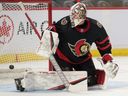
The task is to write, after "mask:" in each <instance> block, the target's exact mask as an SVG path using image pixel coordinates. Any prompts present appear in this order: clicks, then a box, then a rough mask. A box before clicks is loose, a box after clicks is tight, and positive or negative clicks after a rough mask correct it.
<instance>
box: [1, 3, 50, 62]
mask: <svg viewBox="0 0 128 96" xmlns="http://www.w3.org/2000/svg"><path fill="white" fill-rule="evenodd" d="M19 2H23V5H24V7H25V10H26V11H27V13H28V15H29V16H30V18H31V19H32V22H33V24H34V25H35V27H36V28H37V30H38V31H39V34H40V35H41V33H42V32H43V31H44V29H45V28H47V27H48V26H50V25H51V24H52V0H0V64H3V63H16V62H26V61H27V62H29V61H33V60H34V61H38V60H43V59H47V58H45V57H42V56H39V55H37V54H36V51H37V49H38V47H39V45H40V43H41V41H40V40H39V39H38V37H37V36H36V34H35V33H34V30H33V28H32V26H31V24H30V22H29V21H28V20H27V18H26V17H25V14H24V13H23V12H22V9H21V7H20V5H18V3H19Z"/></svg>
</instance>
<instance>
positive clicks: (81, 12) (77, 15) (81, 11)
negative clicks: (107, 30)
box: [70, 2, 87, 27]
mask: <svg viewBox="0 0 128 96" xmlns="http://www.w3.org/2000/svg"><path fill="white" fill-rule="evenodd" d="M70 11H71V14H70V19H71V24H72V27H75V26H77V25H79V24H81V23H82V22H83V21H84V20H85V19H86V13H87V12H86V11H87V8H86V5H85V4H84V3H80V2H78V3H76V4H75V5H73V6H72V7H71V9H70Z"/></svg>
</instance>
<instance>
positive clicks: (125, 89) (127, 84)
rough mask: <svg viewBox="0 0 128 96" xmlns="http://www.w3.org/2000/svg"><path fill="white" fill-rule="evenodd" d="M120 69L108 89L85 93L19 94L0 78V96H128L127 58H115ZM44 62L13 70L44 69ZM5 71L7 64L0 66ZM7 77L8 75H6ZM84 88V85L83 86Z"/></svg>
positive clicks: (96, 62) (11, 82) (10, 80)
mask: <svg viewBox="0 0 128 96" xmlns="http://www.w3.org/2000/svg"><path fill="white" fill-rule="evenodd" d="M114 59H115V61H116V63H117V64H118V65H119V67H120V69H119V72H118V75H117V77H116V78H114V79H112V80H109V82H108V88H107V89H105V90H89V91H87V92H83V93H81V92H67V91H35V92H19V91H17V90H16V88H15V84H14V80H13V79H12V78H10V79H2V78H0V96H128V57H115V58H114ZM94 62H95V64H96V67H97V68H101V66H99V65H100V63H99V62H98V61H97V60H96V58H94ZM46 67H47V65H46V61H45V62H33V63H27V64H26V63H19V64H15V69H18V68H19V69H20V68H37V69H38V68H40V69H41V68H44V69H46ZM2 68H3V69H4V68H5V69H7V68H8V64H4V65H2V64H0V69H2ZM0 74H2V73H0ZM6 75H8V74H6ZM83 86H84V85H83Z"/></svg>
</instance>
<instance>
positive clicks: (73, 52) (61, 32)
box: [16, 2, 119, 89]
mask: <svg viewBox="0 0 128 96" xmlns="http://www.w3.org/2000/svg"><path fill="white" fill-rule="evenodd" d="M50 29H51V31H53V33H56V35H55V34H54V35H55V36H53V38H52V41H53V42H52V47H49V46H50V43H49V40H50V39H48V38H50V37H49V36H50V35H45V34H47V33H50V32H51V31H48V32H44V34H43V38H42V41H45V43H44V44H42V46H41V47H42V49H43V51H44V50H45V51H46V54H47V55H48V57H49V59H50V61H51V63H52V65H53V67H54V68H53V72H54V71H55V72H56V74H57V76H58V77H59V79H60V81H61V83H62V85H63V86H64V87H65V88H66V89H70V86H71V85H72V83H71V82H74V80H73V79H71V80H69V78H70V77H71V76H73V75H74V74H73V75H70V74H69V75H70V76H69V78H68V76H67V75H65V74H68V73H65V74H64V72H72V73H74V72H76V73H78V75H76V77H77V76H78V78H77V79H78V81H79V79H81V78H84V77H86V78H87V79H86V80H87V83H85V84H83V85H82V86H84V87H85V86H87V87H88V89H91V88H96V87H97V88H99V89H104V88H106V83H107V80H108V78H114V77H115V76H116V74H117V72H118V69H119V67H118V65H117V64H116V63H115V62H114V60H113V56H112V52H111V49H112V46H111V42H110V40H109V36H108V34H107V32H106V30H105V28H104V27H103V26H102V24H101V23H99V21H97V20H95V19H92V18H89V17H87V8H86V5H85V4H83V3H80V2H79V3H76V4H75V5H73V6H72V7H71V9H70V15H69V16H66V17H63V18H62V19H60V20H59V21H58V22H56V23H54V24H53V25H52V26H51V28H50ZM55 37H56V38H55ZM42 43H43V42H42ZM93 43H95V44H96V46H97V49H98V51H99V53H100V55H101V58H99V59H98V60H99V61H100V62H101V65H102V67H103V70H100V69H96V68H95V65H94V62H93V58H92V55H91V52H90V48H91V45H92V44H93ZM45 44H46V45H45ZM42 55H44V53H43V52H42ZM82 71H84V72H82ZM79 72H82V73H81V74H82V75H80V74H79ZM86 72H87V75H86ZM30 73H31V72H30ZM32 74H33V73H32ZM79 76H82V77H79ZM83 76H84V77H83ZM27 77H34V76H29V74H28V75H25V77H24V78H23V80H20V81H21V82H18V80H16V84H17V85H21V86H22V87H23V88H25V89H27V87H29V85H31V84H33V83H31V84H28V85H27V83H24V82H26V81H27V80H28V78H27ZM43 77H44V76H43ZM25 78H26V79H25ZM73 78H74V77H73ZM77 79H76V80H75V81H77ZM29 80H32V81H35V79H33V78H32V79H29ZM29 80H28V81H29ZM51 80H52V79H51ZM22 81H23V82H22ZM46 81H47V80H46ZM39 84H44V83H39ZM50 85H51V84H50ZM59 85H60V83H59ZM34 86H35V85H34ZM34 86H32V87H31V88H34ZM18 88H19V87H18ZM31 88H30V89H31ZM54 88H56V87H53V86H52V87H51V88H50V89H54ZM28 89H29V88H28ZM47 89H49V88H47ZM85 89H86V88H85Z"/></svg>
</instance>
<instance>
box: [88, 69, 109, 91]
mask: <svg viewBox="0 0 128 96" xmlns="http://www.w3.org/2000/svg"><path fill="white" fill-rule="evenodd" d="M107 81H108V79H107V75H106V73H105V71H104V70H96V83H95V85H92V86H89V88H88V89H89V90H95V89H106V87H107V85H106V83H107Z"/></svg>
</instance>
